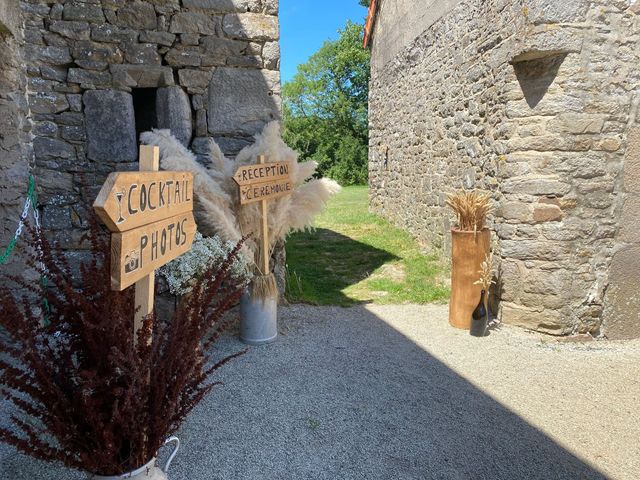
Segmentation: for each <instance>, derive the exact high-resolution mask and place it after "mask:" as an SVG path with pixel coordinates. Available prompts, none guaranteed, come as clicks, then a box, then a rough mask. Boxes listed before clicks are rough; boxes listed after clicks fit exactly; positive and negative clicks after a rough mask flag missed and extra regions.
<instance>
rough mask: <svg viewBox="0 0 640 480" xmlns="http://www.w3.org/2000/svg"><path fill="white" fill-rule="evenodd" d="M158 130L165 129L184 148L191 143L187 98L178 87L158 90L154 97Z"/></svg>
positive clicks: (189, 113)
mask: <svg viewBox="0 0 640 480" xmlns="http://www.w3.org/2000/svg"><path fill="white" fill-rule="evenodd" d="M156 115H157V120H158V128H166V129H169V130H171V133H172V134H173V136H174V137H176V138H177V139H178V140H179V141H180V142H181V143H182V144H183V145H184V146H185V147H188V146H189V144H190V143H191V137H192V135H193V124H192V114H191V102H189V96H188V95H187V94H186V93H185V91H184V90H183V89H182V88H180V87H166V88H159V89H158V92H157V95H156Z"/></svg>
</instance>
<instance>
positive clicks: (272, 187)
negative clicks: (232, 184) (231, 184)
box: [233, 155, 293, 205]
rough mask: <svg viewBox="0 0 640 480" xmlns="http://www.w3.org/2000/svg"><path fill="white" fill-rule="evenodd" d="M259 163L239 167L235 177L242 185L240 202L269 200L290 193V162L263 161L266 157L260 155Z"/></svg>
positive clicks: (291, 187) (244, 203) (291, 185)
mask: <svg viewBox="0 0 640 480" xmlns="http://www.w3.org/2000/svg"><path fill="white" fill-rule="evenodd" d="M258 161H259V162H261V163H260V164H258V165H247V166H244V167H240V168H238V170H237V171H236V174H235V175H234V176H233V179H234V180H235V181H236V183H237V184H238V185H240V203H241V204H242V205H246V204H249V203H254V202H259V201H261V200H269V199H274V198H279V197H282V196H284V195H289V194H290V193H292V192H293V183H292V182H291V180H290V179H289V164H288V163H284V162H274V163H263V162H266V157H264V156H263V155H261V156H259V157H258Z"/></svg>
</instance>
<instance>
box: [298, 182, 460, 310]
mask: <svg viewBox="0 0 640 480" xmlns="http://www.w3.org/2000/svg"><path fill="white" fill-rule="evenodd" d="M367 193H368V189H367V187H366V186H358V187H346V188H344V189H343V191H342V192H341V193H340V194H338V195H336V196H335V197H334V198H333V199H332V200H331V201H330V202H329V204H328V206H327V209H326V210H325V212H324V213H323V214H322V215H321V216H320V217H318V219H317V221H316V228H315V229H314V230H313V231H311V232H305V233H296V234H294V235H291V236H290V237H289V239H288V240H287V264H288V278H287V280H288V282H287V298H288V300H289V301H290V302H304V303H312V304H318V305H342V306H349V305H353V304H354V303H360V302H374V303H386V304H395V303H429V302H434V301H442V300H445V299H447V298H448V296H449V289H448V287H447V286H446V281H445V279H446V278H448V272H447V271H446V269H445V268H443V265H442V264H441V263H440V262H439V261H438V259H437V258H436V257H434V256H427V255H424V254H423V253H422V252H421V251H420V248H419V246H418V244H417V243H416V242H415V240H413V239H412V238H411V236H410V235H409V234H407V233H405V232H403V231H402V230H400V229H398V228H395V227H394V226H393V225H391V224H390V223H389V222H388V221H386V220H384V219H383V218H381V217H379V216H377V215H373V214H371V213H369V212H368V208H367Z"/></svg>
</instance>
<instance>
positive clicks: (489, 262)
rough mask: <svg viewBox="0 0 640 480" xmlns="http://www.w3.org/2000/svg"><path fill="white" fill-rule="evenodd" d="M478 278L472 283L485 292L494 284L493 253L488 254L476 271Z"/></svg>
mask: <svg viewBox="0 0 640 480" xmlns="http://www.w3.org/2000/svg"><path fill="white" fill-rule="evenodd" d="M478 273H479V274H480V278H478V280H476V281H475V282H473V284H474V285H481V286H482V289H483V290H484V291H485V292H489V289H490V288H491V285H493V284H494V283H496V282H495V281H494V280H493V252H489V253H488V254H487V255H486V257H485V258H484V261H483V262H482V264H481V265H480V270H478Z"/></svg>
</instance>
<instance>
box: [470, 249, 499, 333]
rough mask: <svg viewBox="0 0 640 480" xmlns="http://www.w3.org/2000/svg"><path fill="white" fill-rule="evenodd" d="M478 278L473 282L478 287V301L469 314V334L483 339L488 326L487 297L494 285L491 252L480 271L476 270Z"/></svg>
mask: <svg viewBox="0 0 640 480" xmlns="http://www.w3.org/2000/svg"><path fill="white" fill-rule="evenodd" d="M478 273H479V274H480V278H479V279H478V280H476V281H475V282H474V284H475V285H480V287H481V288H482V291H481V292H480V300H479V301H478V305H477V306H476V308H475V310H474V311H473V313H472V314H471V327H470V329H469V333H470V334H471V335H472V336H474V337H484V336H485V335H486V334H487V325H488V324H489V295H490V294H491V292H490V289H491V285H493V284H494V283H495V281H494V280H493V252H490V253H489V254H488V255H487V256H486V258H485V260H484V261H483V262H482V265H481V268H480V270H478Z"/></svg>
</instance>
